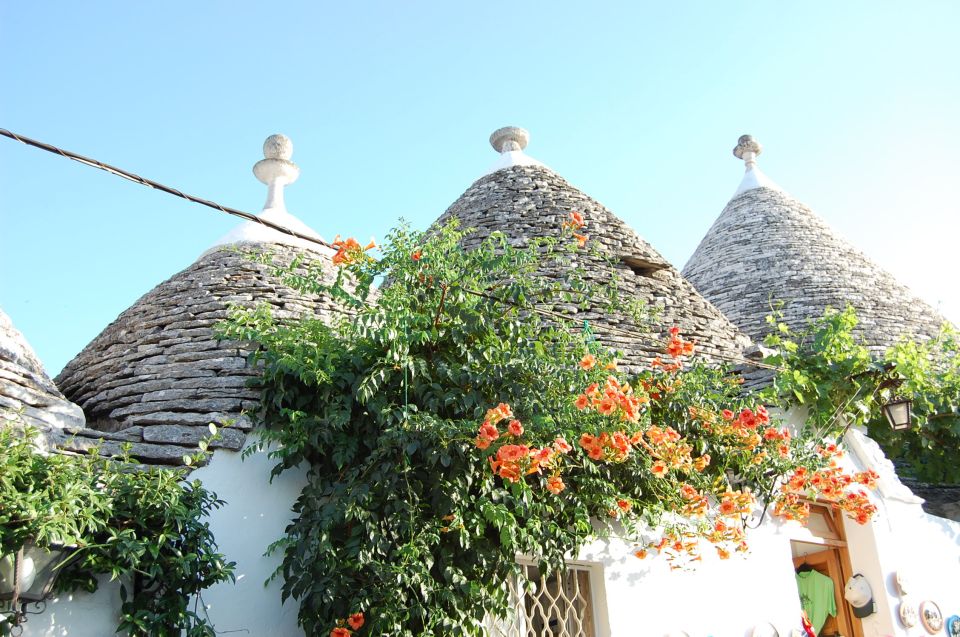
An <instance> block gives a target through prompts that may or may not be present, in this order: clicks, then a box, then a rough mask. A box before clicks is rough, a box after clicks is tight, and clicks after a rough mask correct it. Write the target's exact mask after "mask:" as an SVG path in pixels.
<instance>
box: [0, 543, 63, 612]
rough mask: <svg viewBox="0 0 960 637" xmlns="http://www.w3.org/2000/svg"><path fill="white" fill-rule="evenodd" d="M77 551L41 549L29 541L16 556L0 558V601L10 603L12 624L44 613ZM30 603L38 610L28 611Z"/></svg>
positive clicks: (53, 546)
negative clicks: (63, 568) (29, 616)
mask: <svg viewBox="0 0 960 637" xmlns="http://www.w3.org/2000/svg"><path fill="white" fill-rule="evenodd" d="M75 549H76V547H75V546H65V545H63V544H51V545H50V546H45V547H40V546H37V545H36V544H34V543H33V542H29V541H28V542H27V543H26V544H25V545H24V546H23V547H21V548H20V550H18V551H17V552H16V553H14V554H12V555H5V556H3V557H0V601H4V602H9V605H10V611H11V612H10V615H9V616H8V617H7V618H6V622H7V623H8V624H11V625H13V626H18V625H20V624H22V623H24V622H26V620H27V617H26V616H27V615H35V614H39V613H42V612H43V611H44V609H45V607H46V600H47V598H49V597H50V593H51V592H52V591H53V585H54V583H56V581H57V576H58V575H60V571H61V570H62V567H63V566H64V565H65V564H66V563H67V562H68V561H69V560H70V558H71V557H72V554H73V551H74V550H75ZM30 604H33V605H34V607H35V610H33V611H28V610H27V608H28V605H30ZM0 623H2V620H0Z"/></svg>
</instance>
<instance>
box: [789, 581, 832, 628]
mask: <svg viewBox="0 0 960 637" xmlns="http://www.w3.org/2000/svg"><path fill="white" fill-rule="evenodd" d="M797 589H799V591H800V605H801V606H803V610H804V612H806V613H807V619H809V620H810V623H811V624H813V630H814V631H816V632H817V633H818V634H819V633H820V629H821V628H823V625H824V624H825V623H826V621H827V617H828V616H833V617H836V616H837V602H836V600H835V599H834V597H833V580H832V579H830V578H829V577H827V576H826V575H824V574H823V573H819V572H817V571H812V570H811V571H806V572H803V573H797Z"/></svg>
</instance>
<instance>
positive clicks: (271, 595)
mask: <svg viewBox="0 0 960 637" xmlns="http://www.w3.org/2000/svg"><path fill="white" fill-rule="evenodd" d="M273 464H274V462H273V461H271V460H269V459H268V458H267V457H266V455H265V454H263V453H259V454H255V455H252V456H250V457H248V458H247V459H245V460H244V459H241V455H240V453H238V452H233V451H226V450H218V451H217V452H216V453H215V454H214V456H213V459H212V460H211V462H210V464H209V465H208V466H206V467H201V468H199V469H197V470H196V471H194V472H193V474H192V475H191V476H190V479H199V480H201V481H202V482H203V484H204V486H205V487H206V488H207V489H210V490H212V491H214V492H216V494H217V495H218V496H219V497H220V498H222V499H224V500H226V501H227V503H228V504H227V505H226V506H224V507H223V508H221V509H218V510H216V511H214V512H213V513H212V515H211V517H210V527H211V529H212V530H213V534H214V537H216V539H217V543H218V544H219V546H220V550H221V552H223V553H224V554H226V556H227V559H229V560H232V561H235V562H236V563H237V567H236V577H237V581H236V583H235V584H234V583H229V582H227V583H224V584H220V585H218V586H214V587H213V588H211V589H209V590H208V591H206V592H205V593H204V594H203V603H204V604H205V605H206V608H207V613H208V614H209V616H210V619H211V620H212V622H213V625H214V626H215V628H216V630H217V631H218V632H227V631H237V632H234V633H231V634H236V635H246V636H247V637H301V636H302V635H303V631H302V630H301V629H300V628H299V627H298V626H297V606H296V605H295V604H292V603H287V604H283V605H281V604H280V587H281V582H280V581H274V582H271V583H270V585H269V586H266V587H265V586H264V582H265V581H266V580H267V578H268V577H270V574H271V573H273V571H274V569H275V568H276V567H277V565H278V564H279V563H280V559H279V557H278V556H274V557H269V558H268V557H264V555H263V553H264V551H265V550H266V548H267V546H268V545H269V544H270V543H271V542H273V541H275V540H276V539H278V538H280V537H282V536H283V533H284V529H285V527H286V526H287V524H288V522H289V521H290V518H291V513H290V507H291V505H292V504H293V503H294V501H295V500H296V499H297V497H298V496H299V495H300V490H301V489H302V488H303V485H304V484H305V472H303V471H288V472H285V473H284V474H283V475H281V476H279V477H277V478H275V479H274V480H273V482H272V483H270V482H269V479H270V469H271V468H272V467H273ZM119 609H120V595H119V584H118V583H117V582H104V583H103V585H102V586H101V587H100V590H98V591H97V593H95V594H93V595H89V594H86V593H76V594H70V595H64V596H61V597H59V598H56V599H54V600H52V601H51V602H50V603H49V604H48V605H47V610H46V612H44V613H43V614H41V615H31V616H30V617H29V621H28V622H27V623H26V624H25V625H24V631H23V637H106V636H108V635H113V634H114V630H115V629H116V627H117V623H118V621H119Z"/></svg>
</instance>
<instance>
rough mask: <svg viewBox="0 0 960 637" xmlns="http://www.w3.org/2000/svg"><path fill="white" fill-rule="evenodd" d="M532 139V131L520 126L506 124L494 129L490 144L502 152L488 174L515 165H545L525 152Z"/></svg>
mask: <svg viewBox="0 0 960 637" xmlns="http://www.w3.org/2000/svg"><path fill="white" fill-rule="evenodd" d="M529 141H530V133H528V132H527V131H526V130H524V129H522V128H520V127H519V126H504V127H503V128H498V129H497V130H495V131H493V134H492V135H490V145H491V146H493V149H494V150H495V151H497V152H498V153H500V157H499V158H498V159H497V163H495V164H494V165H493V166H491V167H490V170H488V171H487V174H488V175H489V174H491V173H495V172H497V171H498V170H503V169H504V168H512V167H514V166H541V167H545V166H543V164H541V163H540V162H538V161H537V160H536V159H534V158H533V157H530V156H529V155H527V154H526V153H524V152H523V149H524V148H526V147H527V142H529Z"/></svg>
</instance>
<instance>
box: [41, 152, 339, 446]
mask: <svg viewBox="0 0 960 637" xmlns="http://www.w3.org/2000/svg"><path fill="white" fill-rule="evenodd" d="M278 140H279V141H278ZM271 144H272V145H271ZM277 144H280V145H281V146H283V145H284V144H285V145H286V146H285V147H284V148H281V149H280V150H277V149H276V148H274V146H276V145H277ZM283 151H285V153H286V155H285V156H284V155H283V154H282V152H283ZM264 152H265V154H266V159H264V160H263V161H261V162H259V163H258V164H257V167H256V168H255V172H256V174H257V177H258V178H260V179H261V181H264V182H265V183H267V184H268V185H269V186H270V194H269V195H268V200H267V206H266V207H265V209H264V211H263V212H262V213H261V216H262V217H264V218H268V219H271V220H273V221H280V222H281V223H282V220H283V219H286V218H292V216H291V215H289V213H287V212H286V210H285V209H284V207H283V198H282V190H281V188H282V185H283V184H285V183H291V182H292V181H293V180H294V179H295V178H296V175H297V173H298V171H297V169H296V166H295V165H294V164H293V163H292V162H290V161H289V152H290V149H289V140H287V139H286V138H283V137H282V136H274V137H271V138H269V139H268V140H267V144H265V145H264ZM296 223H297V224H300V225H298V226H297V228H296V229H297V230H298V231H300V232H303V233H304V234H310V233H311V232H312V231H309V229H306V231H305V230H304V229H305V228H306V226H303V224H301V223H300V222H299V221H296ZM291 244H292V245H291ZM313 245H314V244H309V243H306V242H303V241H302V240H297V239H291V238H290V237H286V236H284V235H282V234H281V233H279V232H277V231H275V230H271V229H269V228H266V227H264V226H259V225H258V224H255V223H252V222H247V223H245V224H242V225H241V226H240V227H239V229H238V230H236V231H234V232H231V233H230V234H228V235H227V236H226V237H224V238H223V239H221V240H220V241H218V242H217V243H216V244H215V245H214V247H213V248H211V249H210V250H208V251H207V252H206V253H204V255H202V256H201V257H200V258H199V259H198V260H197V261H196V262H195V263H193V264H192V265H191V266H190V267H188V268H187V269H185V270H183V271H182V272H179V273H178V274H175V275H174V276H173V277H171V278H170V279H168V280H167V281H164V282H163V283H161V284H160V285H158V286H157V287H155V288H154V289H153V290H151V291H150V292H148V293H147V294H145V295H144V296H143V297H141V298H140V299H139V300H138V301H137V302H136V303H134V304H133V305H132V306H131V307H130V308H129V309H127V310H126V311H124V312H123V313H122V314H121V315H120V316H119V317H118V318H117V319H116V320H115V321H114V322H113V323H111V324H110V325H109V326H107V328H106V329H104V330H103V332H102V333H101V334H100V335H99V336H97V337H96V338H95V339H94V340H93V341H92V342H91V343H90V344H89V345H87V347H86V348H84V349H83V351H81V352H80V353H79V354H78V355H77V357H76V358H74V359H73V360H72V361H70V362H69V363H68V364H67V366H66V367H65V368H64V369H63V371H62V372H61V373H60V375H59V376H57V379H56V380H57V383H58V385H59V386H60V388H61V390H62V391H63V392H64V394H65V395H66V396H68V397H69V398H70V399H71V400H73V401H74V402H76V403H77V404H78V405H80V406H81V407H82V408H83V411H84V412H85V413H86V416H87V421H88V423H89V426H90V427H91V428H94V429H97V430H100V431H103V432H108V433H107V435H106V438H107V439H108V440H116V441H117V442H116V443H114V442H110V443H108V444H107V445H106V452H108V453H109V452H113V451H115V450H116V449H115V448H116V447H117V446H118V443H119V442H120V441H130V442H133V443H134V448H133V455H134V456H136V457H138V458H139V459H141V460H142V461H144V462H150V463H168V464H176V463H179V462H180V461H181V458H182V457H183V455H184V454H187V453H190V452H192V451H193V450H194V449H195V446H196V443H197V442H199V441H200V440H201V439H202V438H204V437H206V436H208V435H209V432H208V427H207V426H208V424H209V423H211V422H212V423H222V422H224V421H226V420H236V424H235V425H234V426H233V427H231V428H227V429H225V430H224V431H223V432H222V435H223V438H222V440H220V441H218V442H216V443H214V444H215V446H221V447H227V448H231V449H239V448H240V447H241V446H242V445H243V442H244V439H245V432H246V431H247V430H249V428H250V421H249V420H248V419H247V418H246V417H245V416H243V415H242V412H243V411H244V410H247V409H251V408H253V407H255V406H256V404H257V400H258V398H259V394H258V392H257V391H256V390H255V389H251V388H250V387H248V381H249V380H250V378H251V377H252V376H254V375H255V374H256V370H254V369H251V368H250V367H248V365H247V361H246V357H247V355H248V354H249V352H250V347H251V346H250V344H245V343H239V342H232V341H218V340H217V339H216V336H215V332H214V330H215V326H216V324H217V323H218V322H220V321H222V320H224V319H225V318H226V317H227V315H228V312H229V307H230V305H232V304H237V305H241V306H245V307H253V306H255V305H257V304H261V303H265V304H269V305H270V306H271V307H272V309H273V310H274V314H275V316H277V317H278V318H281V319H283V318H290V317H294V316H299V315H309V314H312V315H318V316H321V317H324V316H326V317H331V316H334V315H337V314H339V313H340V312H341V311H342V307H341V306H339V305H337V304H336V303H335V302H334V301H332V300H331V299H330V298H327V297H325V296H306V295H304V294H301V293H299V292H297V291H295V290H293V289H292V288H290V287H288V286H287V285H285V284H284V283H283V282H282V281H281V280H280V279H279V278H278V277H277V276H276V274H275V273H274V270H273V268H272V266H270V265H266V264H264V263H261V262H259V261H257V260H254V259H251V258H250V257H249V255H250V253H267V254H270V255H272V260H273V261H274V262H276V263H282V264H289V263H291V262H292V261H293V259H294V258H296V257H300V258H301V259H304V258H306V259H307V260H319V261H321V265H322V266H323V267H324V268H325V269H326V270H327V272H329V273H330V275H331V277H332V276H333V274H332V270H333V269H334V268H333V266H332V265H330V259H329V254H328V252H329V251H327V250H326V249H325V248H323V247H322V246H314V248H316V249H313V248H308V247H306V246H313ZM317 250H319V251H317ZM328 266H329V267H328ZM73 444H83V445H88V442H86V441H80V442H79V443H77V442H75V443H73Z"/></svg>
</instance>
